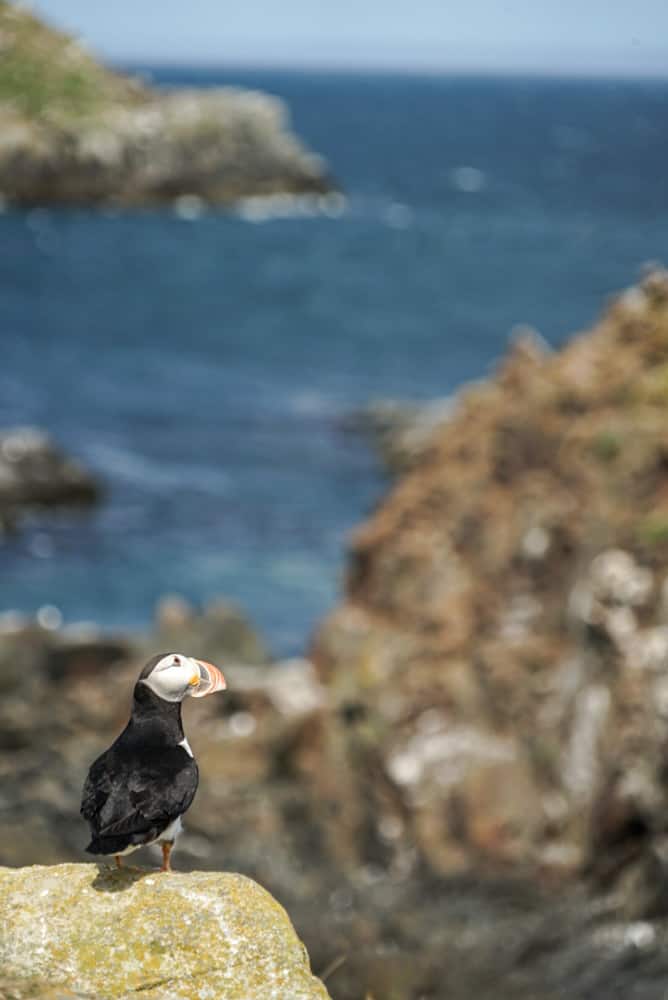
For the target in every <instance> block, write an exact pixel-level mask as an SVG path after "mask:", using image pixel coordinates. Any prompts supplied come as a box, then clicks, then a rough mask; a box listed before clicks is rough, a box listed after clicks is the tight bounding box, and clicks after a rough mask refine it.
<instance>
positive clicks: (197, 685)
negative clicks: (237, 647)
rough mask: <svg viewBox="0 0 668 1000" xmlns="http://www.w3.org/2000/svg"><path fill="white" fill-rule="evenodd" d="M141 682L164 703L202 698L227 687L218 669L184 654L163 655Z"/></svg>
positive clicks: (141, 678)
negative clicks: (189, 698) (188, 698)
mask: <svg viewBox="0 0 668 1000" xmlns="http://www.w3.org/2000/svg"><path fill="white" fill-rule="evenodd" d="M140 681H141V683H143V684H146V685H147V686H148V687H150V689H151V691H153V693H154V694H157V696H158V698H162V699H163V700H164V701H183V699H184V698H187V697H188V696H190V697H192V698H203V697H204V696H205V695H207V694H213V693H214V691H222V690H223V689H224V688H225V687H226V684H225V678H224V677H223V675H222V673H221V672H220V670H218V668H217V667H214V666H213V664H211V663H206V662H205V661H204V660H195V659H193V657H191V656H185V655H184V654H183V653H167V654H166V656H161V657H160V659H158V660H157V662H156V663H155V664H154V666H153V667H152V668H151V669H150V670H149V672H148V673H147V674H146V676H145V677H140Z"/></svg>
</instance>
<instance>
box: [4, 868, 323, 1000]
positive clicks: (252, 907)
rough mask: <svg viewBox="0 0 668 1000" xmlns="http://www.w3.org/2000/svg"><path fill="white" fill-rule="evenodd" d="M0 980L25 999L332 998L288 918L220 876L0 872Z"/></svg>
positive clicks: (252, 887) (249, 887) (264, 896)
mask: <svg viewBox="0 0 668 1000" xmlns="http://www.w3.org/2000/svg"><path fill="white" fill-rule="evenodd" d="M0 970H1V972H0V984H1V982H2V977H3V976H6V977H8V978H9V977H12V978H13V990H14V993H15V995H17V993H18V995H19V996H20V995H21V994H20V992H18V991H19V990H20V984H21V980H23V981H24V983H25V984H26V993H25V994H24V995H26V996H34V995H35V989H36V987H35V982H36V981H37V982H38V983H40V984H43V989H42V992H44V991H45V987H46V986H47V985H48V986H49V987H63V988H64V989H65V990H66V991H69V990H73V991H76V993H75V994H74V995H76V996H84V997H99V998H112V997H113V998H114V1000H126V998H129V997H136V996H137V995H138V994H141V996H142V997H145V998H146V1000H166V998H167V997H169V1000H211V998H215V1000H269V998H271V997H276V998H277V1000H287V998H290V1000H326V998H327V996H328V994H327V991H326V990H325V988H324V986H323V985H322V983H321V982H320V981H319V980H318V979H316V978H315V977H314V976H313V975H312V974H311V970H310V968H309V962H308V955H307V954H306V949H305V948H304V945H303V944H302V943H301V942H300V941H299V939H298V937H297V935H296V934H295V932H294V929H293V927H292V924H291V923H290V921H289V919H288V916H287V914H286V912H285V910H284V909H283V908H282V907H281V906H279V904H278V903H277V902H276V901H275V900H274V899H272V897H271V896H270V895H269V893H268V892H266V891H265V890H264V889H261V888H260V886H258V885H257V884H256V883H255V882H251V881H250V879H247V878H243V877H242V876H241V875H227V874H219V873H216V872H191V873H190V874H189V875H176V874H174V875H165V874H161V873H158V872H151V871H147V870H140V869H136V868H135V869H132V868H128V869H126V870H124V871H117V870H112V869H108V868H105V867H101V868H99V869H98V866H97V865H90V864H88V865H57V866H54V867H51V868H49V867H34V868H22V869H11V868H3V869H0ZM30 991H32V992H30ZM59 995H60V994H59ZM64 995H65V996H71V995H72V994H71V993H69V992H65V993H64Z"/></svg>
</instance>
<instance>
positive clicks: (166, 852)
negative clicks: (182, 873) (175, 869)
mask: <svg viewBox="0 0 668 1000" xmlns="http://www.w3.org/2000/svg"><path fill="white" fill-rule="evenodd" d="M173 846H174V844H173V843H171V844H170V843H169V842H168V841H165V843H164V844H163V845H162V868H161V869H160V871H161V872H171V870H172V865H171V862H170V860H169V856H170V854H171V853H172V847H173Z"/></svg>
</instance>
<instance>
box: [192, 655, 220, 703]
mask: <svg viewBox="0 0 668 1000" xmlns="http://www.w3.org/2000/svg"><path fill="white" fill-rule="evenodd" d="M195 663H196V664H197V666H198V668H199V684H198V685H197V689H196V690H195V691H193V693H192V697H193V698H204V697H205V696H206V695H207V694H214V692H216V691H224V690H225V688H226V687H227V684H226V682H225V678H224V677H223V675H222V672H221V671H220V670H219V669H218V667H214V665H213V663H207V662H206V660H195Z"/></svg>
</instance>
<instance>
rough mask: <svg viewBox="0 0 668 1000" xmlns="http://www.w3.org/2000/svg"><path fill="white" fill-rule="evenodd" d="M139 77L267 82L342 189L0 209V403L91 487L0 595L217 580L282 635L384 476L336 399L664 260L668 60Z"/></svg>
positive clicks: (423, 369)
mask: <svg viewBox="0 0 668 1000" xmlns="http://www.w3.org/2000/svg"><path fill="white" fill-rule="evenodd" d="M153 76H154V77H155V78H156V79H157V80H158V81H159V82H162V83H188V84H191V83H196V84H198V85H201V86H208V85H212V84H217V83H240V84H243V85H246V86H252V87H258V88H261V89H263V90H268V91H270V92H273V93H275V94H279V95H281V96H283V97H285V98H286V100H287V101H288V103H289V105H290V108H291V111H292V115H293V120H294V122H295V125H296V128H297V130H298V131H299V132H300V133H301V135H302V136H303V137H304V138H305V139H306V140H307V141H308V142H309V143H310V144H311V146H312V147H313V148H314V149H316V150H317V151H318V152H320V153H322V154H323V155H324V156H325V157H326V158H327V160H328V162H329V164H330V167H331V170H332V173H333V174H334V176H335V177H336V178H337V180H338V181H339V182H340V184H341V185H342V187H343V189H344V190H345V191H346V193H347V195H348V199H349V201H348V207H347V210H346V211H345V212H344V213H343V214H342V215H341V216H340V217H338V218H329V217H325V216H319V217H306V216H304V217H302V216H296V217H293V218H284V219H273V220H269V221H264V222H261V223H257V222H252V221H249V220H248V219H246V218H244V217H242V216H240V215H239V214H234V213H232V214H224V213H216V214H209V215H205V216H203V217H201V218H199V219H196V220H193V221H185V220H183V219H181V218H178V217H177V216H176V215H174V214H173V213H171V212H170V211H164V212H152V213H134V214H120V215H105V214H97V213H93V212H86V211H80V210H78V211H44V210H39V211H30V212H25V213H19V212H7V213H5V214H4V215H2V216H0V318H1V323H0V338H1V340H0V343H1V348H2V354H1V358H2V362H1V364H0V426H2V425H16V424H38V425H41V426H43V427H45V428H47V429H48V430H49V431H51V432H52V433H53V434H54V435H55V436H56V437H57V439H58V440H59V441H61V442H62V444H63V445H64V446H65V447H67V448H68V449H69V450H71V451H73V452H74V453H76V454H77V455H79V456H80V457H81V458H82V459H83V460H85V461H86V462H87V463H88V464H89V465H90V466H92V467H93V468H94V469H95V470H96V471H97V472H98V474H99V475H100V477H102V479H103V480H104V482H105V484H106V487H107V496H106V501H105V503H104V504H103V505H102V506H101V507H100V508H99V509H97V510H95V511H93V512H91V513H89V514H83V515H82V514H81V513H71V512H67V513H66V512H62V513H58V514H48V515H39V516H37V515H36V516H34V517H31V518H30V520H29V521H27V522H26V524H25V530H24V531H22V532H21V533H20V534H18V535H17V536H16V537H14V538H10V539H8V540H5V541H4V543H3V544H2V546H0V610H2V609H9V608H18V609H24V610H34V609H36V608H38V607H40V606H41V605H44V604H46V603H48V604H55V605H56V606H58V607H59V608H60V609H61V611H62V613H63V615H64V617H65V620H66V621H77V620H81V619H88V620H94V621H97V622H99V623H102V624H103V625H106V626H118V625H121V626H133V627H134V626H141V625H145V624H146V623H147V621H148V620H149V619H150V617H151V615H152V612H153V607H154V604H155V602H156V600H157V599H158V597H159V596H160V595H161V594H163V593H165V592H177V593H181V594H184V595H185V596H187V597H188V598H190V599H192V600H193V601H195V602H205V601H207V600H209V599H211V598H213V597H215V596H218V595H225V596H226V597H228V598H229V599H230V600H231V601H233V602H235V603H237V604H239V605H241V606H243V607H244V608H245V609H246V610H247V611H248V613H249V615H250V616H251V618H252V619H253V620H254V621H255V622H257V624H258V625H259V626H260V627H261V628H262V629H263V630H264V632H265V634H266V635H267V637H268V639H269V641H270V643H271V645H272V647H273V649H274V650H275V651H276V652H278V653H293V652H298V651H299V650H301V649H303V648H304V646H305V643H306V642H307V640H308V636H309V634H310V632H311V630H312V629H313V627H314V624H315V623H316V622H317V621H318V619H319V618H320V617H321V616H322V615H323V614H324V613H326V611H327V609H328V608H329V607H331V606H332V604H333V603H334V602H335V600H336V597H337V592H338V589H339V587H340V582H341V574H342V569H343V566H344V555H345V547H346V540H347V538H348V534H349V532H350V530H351V529H352V528H353V526H354V525H355V524H356V523H358V522H359V521H360V519H361V518H362V517H363V516H364V515H365V513H366V512H368V511H369V509H370V508H372V507H373V505H374V504H375V503H376V502H377V501H378V499H379V497H380V496H381V495H382V493H383V490H384V489H385V483H384V481H383V477H382V472H381V470H380V469H379V467H378V465H377V463H376V460H375V458H374V456H373V455H372V454H371V453H370V452H369V450H368V449H367V448H366V446H365V444H364V443H363V442H362V441H361V440H359V439H358V438H356V437H355V436H354V435H351V434H350V433H348V432H346V431H345V430H344V429H343V426H342V424H343V420H344V418H345V416H346V415H347V414H349V413H350V412H351V411H352V410H353V409H355V408H356V407H358V406H360V405H362V404H364V403H365V402H367V401H368V400H369V399H372V398H382V397H406V398H410V399H428V398H430V397H433V396H438V395H443V394H446V393H450V392H452V391H453V390H454V389H455V388H456V387H457V386H459V385H460V384H461V383H463V382H464V381H466V380H468V379H471V378H477V377H480V376H483V375H485V374H486V373H488V372H489V371H490V369H491V368H493V366H494V364H495V362H496V361H497V359H498V358H499V357H500V356H501V355H502V353H503V351H504V349H505V346H506V344H507V341H508V337H509V335H510V333H511V331H512V329H513V327H515V326H516V325H517V324H531V325H532V326H535V327H536V328H538V329H539V330H540V332H541V333H542V334H543V336H544V337H545V338H546V339H547V340H548V341H549V342H550V343H552V344H554V345H558V344H560V343H562V342H563V340H564V339H565V338H566V337H567V336H568V335H569V334H570V333H572V332H573V331H575V330H578V329H581V328H583V327H585V326H586V325H587V324H588V323H589V322H590V321H591V320H592V319H593V318H594V317H595V316H596V314H597V313H598V312H599V310H600V308H601V306H602V305H603V304H604V302H605V300H606V298H607V297H608V296H609V295H610V294H611V293H612V292H613V291H615V290H616V289H618V288H621V287H623V286H625V285H628V284H630V283H631V282H632V281H633V280H635V278H636V277H637V275H638V271H639V268H640V267H641V265H642V264H643V262H645V261H647V260H651V259H660V258H663V259H664V260H665V261H668V181H667V179H666V163H667V162H668V83H667V82H642V83H641V82H629V81H626V82H615V81H599V82H582V81H580V82H576V81H570V82H567V81H558V80H537V79H517V80H513V79H504V80H500V79H491V78H490V79H455V78H453V79H449V78H417V77H407V76H403V77H402V76H335V75H306V74H299V73H293V74H290V73H271V72H268V71H262V72H259V71H258V72H250V71H247V72H235V73H234V74H225V73H222V72H218V73H213V72H204V71H185V70H183V69H179V70H176V69H171V70H170V69H161V70H159V71H157V70H156V71H154V72H153Z"/></svg>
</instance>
